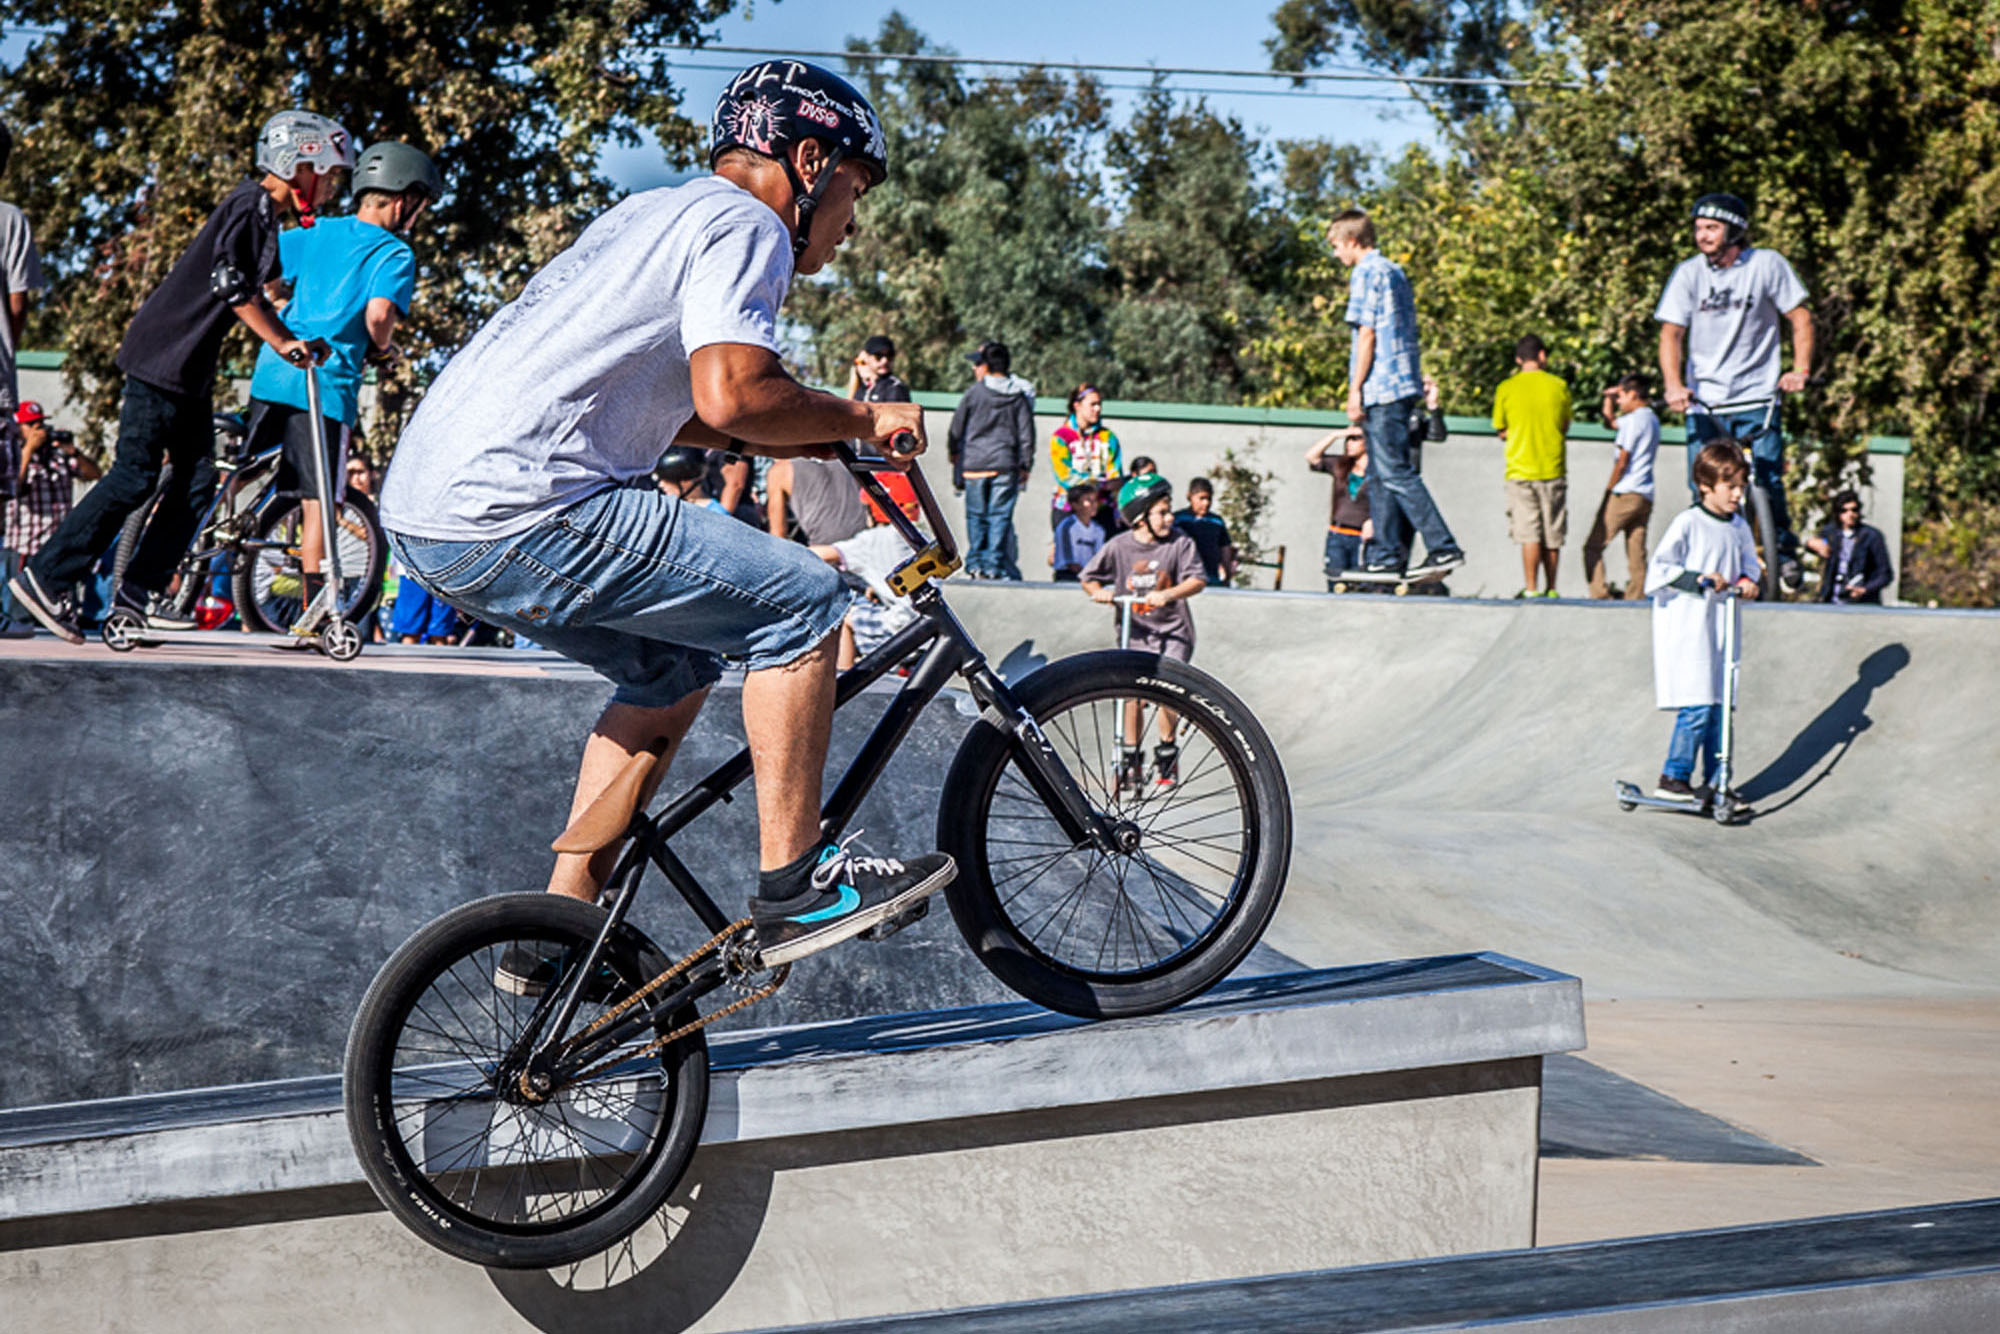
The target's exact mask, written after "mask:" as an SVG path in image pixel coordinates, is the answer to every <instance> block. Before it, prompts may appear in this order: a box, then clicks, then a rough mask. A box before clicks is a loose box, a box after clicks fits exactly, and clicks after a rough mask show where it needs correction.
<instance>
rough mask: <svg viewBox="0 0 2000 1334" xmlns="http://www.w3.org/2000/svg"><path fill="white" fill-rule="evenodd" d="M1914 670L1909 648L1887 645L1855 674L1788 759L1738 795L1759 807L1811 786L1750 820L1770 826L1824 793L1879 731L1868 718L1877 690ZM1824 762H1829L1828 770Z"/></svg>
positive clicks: (1793, 746)
mask: <svg viewBox="0 0 2000 1334" xmlns="http://www.w3.org/2000/svg"><path fill="white" fill-rule="evenodd" d="M1909 664H1910V650H1909V648H1908V647H1907V646H1906V645H1903V644H1884V645H1883V646H1882V647H1881V648H1878V649H1876V650H1875V651H1874V652H1873V653H1870V654H1869V655H1868V656H1867V657H1866V658H1863V659H1862V660H1861V665H1860V666H1859V667H1858V668H1856V669H1855V679H1854V684H1852V685H1850V686H1848V687H1847V689H1845V690H1843V691H1841V692H1840V694H1839V696H1838V697H1836V698H1835V699H1834V701H1833V702H1832V703H1830V704H1828V705H1827V706H1826V707H1825V708H1824V709H1821V710H1820V711H1819V715H1818V716H1817V717H1815V718H1814V719H1813V720H1812V721H1811V722H1809V723H1807V724H1806V725H1805V729H1804V730H1803V731H1801V732H1800V733H1799V734H1798V735H1797V736H1795V737H1793V738H1792V742H1791V744H1790V745H1788V746H1786V747H1785V750H1784V753H1783V754H1781V755H1779V756H1778V757H1777V758H1776V759H1774V760H1772V761H1771V762H1770V763H1769V764H1767V765H1765V766H1764V767H1763V768H1762V769H1761V770H1759V771H1758V772H1757V773H1756V774H1754V775H1752V776H1751V777H1750V778H1748V779H1745V780H1744V781H1743V782H1742V783H1740V784H1738V785H1737V788H1736V790H1737V792H1738V793H1739V794H1741V795H1742V797H1743V799H1744V800H1745V801H1748V802H1758V801H1762V800H1764V799H1766V798H1769V797H1775V796H1777V795H1778V794H1780V793H1782V792H1785V791H1786V789H1788V788H1791V787H1793V786H1794V785H1795V784H1797V783H1799V782H1800V781H1801V780H1806V781H1805V786H1803V787H1800V788H1799V789H1798V790H1797V791H1796V792H1792V793H1790V794H1789V795H1787V796H1786V797H1785V799H1784V800H1783V801H1780V802H1778V803H1777V804H1776V805H1774V806H1768V807H1763V808H1761V809H1759V810H1757V811H1756V813H1755V814H1753V815H1751V816H1750V817H1749V819H1750V821H1752V822H1754V821H1757V820H1768V819H1770V818H1771V817H1772V816H1774V815H1776V814H1777V813H1778V812H1779V811H1782V810H1784V809H1785V808H1786V807H1788V806H1790V805H1792V804H1793V803H1794V802H1797V801H1799V800H1800V799H1801V798H1803V797H1804V796H1805V795H1806V794H1807V793H1809V792H1811V791H1812V790H1813V789H1814V788H1816V787H1818V786H1819V785H1820V783H1821V782H1823V781H1824V780H1825V779H1826V776H1827V775H1828V774H1831V773H1832V772H1833V771H1834V769H1835V767H1836V766H1838V765H1839V763H1840V762H1841V760H1843V759H1845V758H1846V756H1847V752H1848V751H1849V750H1850V749H1852V748H1853V745H1854V742H1855V739H1856V738H1858V737H1859V736H1860V735H1861V734H1862V733H1863V732H1865V731H1867V730H1868V729H1869V728H1870V727H1872V726H1874V720H1873V719H1872V718H1870V717H1869V716H1868V706H1869V704H1870V702H1871V701H1872V700H1873V699H1874V696H1875V692H1876V690H1878V689H1880V688H1881V687H1882V686H1885V685H1887V684H1888V683H1889V682H1890V681H1892V680H1894V679H1895V676H1896V673H1898V672H1900V671H1902V670H1903V668H1905V667H1907V666H1909ZM1829 757H1831V758H1829ZM1822 761H1824V762H1825V763H1824V766H1823V767H1822V764H1821V762H1822ZM1815 770H1817V771H1818V772H1814V771H1815ZM1808 775H1810V778H1808Z"/></svg>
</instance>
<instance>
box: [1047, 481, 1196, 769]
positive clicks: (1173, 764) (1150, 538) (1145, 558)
mask: <svg viewBox="0 0 2000 1334" xmlns="http://www.w3.org/2000/svg"><path fill="white" fill-rule="evenodd" d="M1134 466H1136V464H1135V465H1134ZM1118 513H1119V515H1120V516H1121V517H1123V518H1124V520H1125V522H1126V523H1128V524H1130V525H1131V527H1130V528H1128V529H1126V531H1124V532H1122V533H1120V534H1118V535H1117V536H1116V537H1114V538H1112V539H1111V540H1110V541H1108V542H1106V543H1105V544H1104V545H1103V546H1102V547H1099V548H1098V551H1097V554H1096V555H1095V556H1093V557H1091V558H1090V563H1089V564H1087V565H1085V566H1084V567H1083V572H1082V574H1080V575H1079V576H1078V582H1079V583H1081V584H1082V585H1083V591H1084V592H1086V593H1088V594H1089V595H1090V596H1091V599H1092V600H1093V601H1096V602H1102V603H1106V604H1114V603H1116V602H1117V601H1118V600H1119V599H1120V598H1121V597H1122V598H1128V599H1131V602H1130V611H1131V615H1132V636H1131V642H1130V645H1129V647H1131V648H1135V649H1138V650H1139V651H1141V652H1143V653H1158V654H1160V655H1161V656H1162V657H1168V658H1173V659H1176V660H1177V661H1180V662H1187V661H1189V660H1191V659H1192V658H1193V657H1194V615H1193V613H1192V612H1191V611H1190V609H1189V607H1188V605H1187V600H1188V599H1189V598H1191V597H1193V596H1194V595H1195V594H1196V593H1199V592H1201V590H1202V589H1204V588H1206V587H1208V580H1207V578H1206V576H1205V575H1204V573H1203V571H1202V564H1201V552H1200V551H1199V550H1197V549H1196V547H1195V544H1194V539H1193V538H1191V537H1189V536H1188V535H1187V534H1186V533H1184V532H1182V531H1181V530H1180V529H1178V528H1176V527H1174V488H1173V486H1172V484H1170V483H1169V482H1168V481H1167V479H1166V478H1164V477H1161V476H1160V475H1159V474H1157V473H1151V474H1148V475H1146V476H1143V477H1132V478H1130V479H1129V480H1127V481H1126V483H1125V485H1124V486H1123V487H1121V488H1119V491H1118ZM1140 722H1141V720H1140V717H1139V702H1138V701H1137V700H1131V701H1128V702H1127V704H1126V706H1125V737H1124V741H1125V748H1124V754H1123V757H1122V759H1121V761H1120V763H1119V768H1118V786H1119V788H1120V789H1122V790H1125V791H1130V792H1135V793H1136V792H1141V791H1143V790H1144V788H1145V785H1146V760H1145V752H1144V750H1143V749H1142V748H1143V746H1144V745H1145V740H1146V738H1145V734H1144V730H1143V729H1142V727H1141V726H1140ZM1179 724H1180V719H1179V717H1178V716H1176V715H1175V713H1174V712H1173V710H1171V709H1161V710H1160V716H1159V733H1160V742H1159V744H1158V745H1157V746H1155V747H1154V748H1153V765H1154V770H1153V783H1154V785H1155V786H1156V787H1160V788H1171V787H1173V786H1174V785H1175V784H1177V783H1179V782H1180V754H1181V753H1180V747H1179V746H1178V745H1177V744H1175V740H1174V737H1175V731H1176V729H1177V728H1178V726H1179Z"/></svg>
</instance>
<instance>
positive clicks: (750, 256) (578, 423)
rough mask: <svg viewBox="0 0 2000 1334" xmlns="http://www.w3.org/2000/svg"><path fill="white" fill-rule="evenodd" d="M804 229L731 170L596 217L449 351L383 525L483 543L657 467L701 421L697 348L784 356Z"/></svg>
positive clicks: (412, 435) (394, 480)
mask: <svg viewBox="0 0 2000 1334" xmlns="http://www.w3.org/2000/svg"><path fill="white" fill-rule="evenodd" d="M791 279H792V241H791V235H790V233H788V232H787V231H786V230H785V225H784V224H783V223H782V222H780V221H779V220H778V215H777V214H776V213H773V212H772V211H771V210H770V209H769V208H768V207H767V206H765V205H764V204H762V203H760V202H759V201H758V200H757V199H756V198H755V197H754V196H753V195H751V194H750V193H749V192H748V191H746V190H743V189H741V188H739V187H738V186H735V185H732V184H730V183H729V182H728V181H725V180H723V179H722V178H721V177H717V176H707V177H703V178H702V179H700V180H697V181H691V182H689V183H688V184H686V185H681V186H675V187H673V188H671V189H662V190H648V191H646V192H644V193H642V194H636V195H633V196H631V197H630V198H628V199H626V200H625V201H624V202H622V203H620V204H618V205H617V206H616V207H614V208H612V209H610V210H609V211H608V212H606V213H605V214H603V215H602V216H601V217H599V218H598V219H597V220H596V221H595V222H593V223H591V224H590V226H589V227H588V228H586V229H585V230H584V233H583V235H582V236H580V237H578V238H577V240H576V244H574V245H572V246H571V247H570V248H569V249H568V250H565V251H564V252H563V253H562V254H560V255H558V256H556V258H555V259H553V260H551V261H550V262H549V264H548V266H547V267H546V268H544V269H543V270H542V271H541V272H540V273H538V274H536V275H535V276H534V278H533V279H532V280H530V281H529V283H528V285H527V287H526V288H525V289H524V290H523V291H522V293H521V295H520V296H519V297H517V298H515V300H514V301H513V302H512V303H510V304H509V305H507V306H506V307H505V308H503V309H502V310H501V311H500V313H499V314H497V315H495V316H494V317H493V318H492V319H491V320H490V321H488V323H487V325H486V327H485V328H484V329H481V330H480V331H479V333H478V334H477V335H476V336H475V337H474V338H473V339H472V341H471V342H470V343H468V344H466V346H465V348H464V350H462V351H461V352H459V354H458V355H457V356H455V357H453V358H452V359H451V363H450V364H449V365H447V366H446V367H445V368H444V372H443V373H442V374H440V375H439V376H438V378H437V382H436V383H435V384H433V385H432V386H431V389H430V392H429V393H428V394H426V395H425V396H424V401H423V404H422V406H420V407H419V408H418V409H417V412H416V415H415V416H414V417H413V418H412V419H411V420H410V424H409V426H408V428H407V429H405V430H404V432H403V438H402V439H401V440H400V441H399V442H398V443H397V445H396V456H395V461H394V464H393V466H391V468H390V469H389V475H388V479H387V480H386V481H385V482H384V483H383V487H382V502H381V503H382V522H383V524H384V525H385V526H387V527H389V528H391V529H393V530H394V531H396V532H398V533H404V534H408V535H410V536H414V537H429V538H436V539H439V540H442V541H458V542H464V541H481V540H484V539H487V538H494V537H508V536H511V535H513V534H515V533H520V532H525V531H526V530H528V529H529V528H532V527H534V526H535V525H536V524H537V523H539V522H541V521H542V520H543V519H545V518H547V517H548V516H549V515H551V514H553V513H556V512H557V511H560V510H563V509H567V508H568V507H569V506H571V505H574V504H576V503H578V502H579V501H582V500H584V499H586V498H588V497H589V496H591V495H594V494H596V493H597V492H599V491H603V490H605V489H607V488H610V487H614V486H622V485H625V484H626V483H628V482H630V481H632V480H634V479H635V478H640V477H643V476H645V475H646V474H647V473H649V472H651V471H652V470H653V466H654V465H655V464H656V463H658V462H659V458H660V455H661V454H663V453H665V452H666V449H667V446H669V445H671V444H672V443H673V440H674V437H675V435H677V434H678V433H679V432H680V429H681V427H682V426H683V425H685V424H686V423H687V421H688V419H689V418H691V417H693V416H694V395H693V392H692V390H691V388H690V384H689V372H688V358H689V357H690V356H691V355H692V354H693V353H694V352H696V351H697V350H698V349H700V348H704V347H708V346H711V345H713V344H716V343H747V344H750V345H752V346H755V347H764V348H769V349H771V350H772V351H773V352H776V351H778V350H779V349H778V328H777V325H778V308H779V306H780V305H781V304H782V303H783V301H784V298H785V291H786V288H787V287H788V286H789V285H790V283H791Z"/></svg>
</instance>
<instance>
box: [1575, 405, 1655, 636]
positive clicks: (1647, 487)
mask: <svg viewBox="0 0 2000 1334" xmlns="http://www.w3.org/2000/svg"><path fill="white" fill-rule="evenodd" d="M1651 388H1652V386H1651V385H1649V384H1647V383H1646V377H1645V376H1643V375H1628V376H1626V377H1625V378H1624V379H1622V380H1620V381H1619V382H1618V383H1617V384H1614V385H1611V386H1609V387H1607V388H1606V389H1605V391H1604V402H1603V405H1602V406H1603V410H1604V424H1605V425H1606V426H1609V427H1612V428H1613V429H1615V430H1616V431H1617V432H1618V443H1617V446H1616V448H1617V456H1616V457H1615V458H1613V459H1612V460H1611V480H1610V481H1609V482H1606V483H1605V485H1604V499H1603V501H1602V502H1600V503H1599V504H1598V506H1597V518H1596V519H1595V520H1593V521H1592V523H1591V525H1590V536H1589V537H1587V538H1585V539H1584V541H1583V574H1584V577H1585V578H1586V579H1588V580H1590V595H1591V596H1592V597H1594V598H1608V597H1610V596H1611V587H1610V585H1609V584H1607V583H1606V582H1605V580H1604V548H1605V547H1606V546H1607V545H1609V544H1610V543H1611V541H1612V540H1613V539H1614V538H1617V537H1619V536H1621V535H1622V536H1623V537H1624V539H1625V568H1626V581H1625V596H1626V598H1627V599H1629V600H1632V601H1637V600H1638V599H1640V598H1642V597H1644V596H1646V590H1645V583H1646V524H1647V522H1648V520H1650V519H1651V518H1652V517H1653V459H1654V457H1655V456H1656V455H1658V453H1659V452H1660V419H1659V418H1658V417H1656V416H1654V415H1653V409H1652V406H1651V405H1650V404H1649V403H1648V402H1647V401H1646V400H1647V393H1648V391H1649V390H1650V389H1651Z"/></svg>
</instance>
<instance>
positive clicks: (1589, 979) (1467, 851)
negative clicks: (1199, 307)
mask: <svg viewBox="0 0 2000 1334" xmlns="http://www.w3.org/2000/svg"><path fill="white" fill-rule="evenodd" d="M953 605H954V607H956V608H958V609H959V611H960V614H961V615H962V616H963V617H964V619H965V620H966V622H967V623H968V624H969V625H970V626H971V627H972V629H973V631H974V633H975V634H976V635H977V637H978V638H979V640H980V642H981V643H982V645H984V646H985V647H986V649H987V651H988V652H989V653H991V654H992V656H993V657H994V659H995V660H996V661H1001V660H1004V661H1005V662H1006V665H1007V670H1008V671H1009V672H1010V673H1018V672H1021V671H1025V670H1027V669H1030V668H1032V667H1033V666H1036V665H1039V664H1040V663H1041V662H1043V661H1046V660H1050V659H1055V658H1060V657H1062V656H1064V655H1066V654H1069V653H1074V652H1078V651H1080V650H1083V649H1087V648H1096V647H1104V646H1107V645H1109V644H1111V643H1112V642H1114V639H1113V624H1112V620H1111V616H1110V613H1109V612H1108V610H1106V609H1103V608H1099V607H1096V606H1093V605H1091V604H1090V603H1089V602H1087V601H1086V600H1085V598H1084V597H1083V595H1082V594H1081V593H1080V592H1078V591H1077V590H1076V589H1074V588H1073V587H1065V586H1046V585H1044V586H1033V585H1027V586H1004V585H971V586H968V587H966V588H964V589H963V590H959V589H954V591H953ZM1194 611H1195V619H1196V622H1197V625H1198V627H1199V636H1200V637H1199V641H1198V645H1197V648H1196V651H1195V662H1196V664H1197V665H1198V666H1201V667H1203V668H1205V669H1206V670H1208V671H1210V672H1212V673H1214V674H1215V675H1217V676H1218V677H1220V678H1221V679H1222V680H1223V681H1224V682H1225V683H1227V684H1228V685H1229V686H1230V688H1231V689H1233V690H1235V691H1236V692H1237V693H1238V694H1240V695H1241V696H1242V697H1243V698H1244V699H1245V700H1246V701H1247V702H1248V703H1249V704H1250V705H1251V707H1252V708H1253V709H1255V710H1256V712H1257V714H1258V716H1259V717H1260V718H1262V719H1263V721H1264V723H1265V725H1266V727H1267V728H1269V729H1270V731H1271V732H1272V734H1273V736H1274V738H1275V739H1276V741H1277V743H1278V745H1279V747H1280V749H1281V750H1282V752H1283V754H1284V757H1285V763H1286V767H1287V771H1288V775H1289V777H1290V779H1291V785H1292V791H1293V797H1294V802H1295V807H1296V812H1297V821H1296V829H1297V845H1296V851H1295V853H1294V856H1293V863H1292V880H1291V884H1290V886H1289V888H1288V889H1287V892H1286V898H1285V902H1284V905H1283V907H1282V908H1281V910H1280V912H1279V915H1278V919H1277V922H1276V923H1275V925H1274V927H1273V930H1272V932H1271V934H1270V936H1269V940H1270V942H1271V943H1272V944H1273V945H1274V946H1276V947H1277V948H1279V949H1281V950H1283V951H1285V952H1286V953H1288V954H1290V955H1292V956H1293V957H1296V958H1299V959H1301V960H1303V961H1306V962H1310V963H1313V964H1315V965H1328V964H1333V963H1336V962H1340V961H1343V960H1354V959H1362V958H1374V957H1381V956H1384V955H1390V954H1398V953H1409V952H1412V951H1413V950H1417V949H1438V948H1459V947H1461V946H1466V947H1469V946H1470V944H1471V942H1480V943H1482V944H1485V943H1492V944H1493V945H1495V946H1496V947H1498V948H1502V949H1505V950H1509V951H1512V952H1518V953H1524V954H1527V955H1529V956H1531V957H1534V958H1538V959H1541V958H1546V959H1548V960H1550V961H1551V963H1552V964H1553V965H1554V966H1557V967H1560V968H1562V969H1564V970H1565V971H1569V972H1574V973H1576V974H1578V975H1579V976H1581V977H1583V979H1584V980H1585V984H1586V986H1587V987H1588V989H1589V993H1590V994H1591V995H1592V996H1593V997H1594V998H1607V997H1617V996H1647V995H1652V996H1715V997H1720V996H1770V995H1828V994H1839V995H1848V996H1854V995H1869V994H1910V993H1931V992H1940V991H1953V990H1957V989H1960V988H1990V987H1991V986H1992V985H1993V980H1994V979H1995V978H1996V977H2000V893H1996V885H1995V881H1994V877H1995V875H1996V873H2000V832H1996V822H1995V820H1994V818H1993V812H1992V808H1991V803H1992V798H1993V794H1994V791H1995V787H1994V783H1993V776H1994V773H1995V769H1996V765H2000V708H1996V707H1995V706H1994V702H1993V701H1994V699H1995V697H1996V688H2000V616H1994V615H1987V614H1977V613H1974V614H1953V613H1938V612H1922V611H1903V610H1893V611H1884V610H1868V609H1821V608H1817V607H1810V606H1803V605H1785V606H1768V607H1759V606H1752V607H1749V608H1747V609H1746V615H1745V622H1744V644H1745V659H1744V666H1743V674H1742V698H1741V707H1740V708H1739V711H1738V728H1739V735H1740V740H1739V744H1738V750H1737V758H1738V772H1739V774H1740V779H1739V784H1738V785H1739V787H1741V788H1742V789H1743V790H1744V792H1745V793H1746V795H1748V796H1750V797H1751V798H1752V799H1753V800H1754V801H1755V803H1756V805H1757V808H1758V811H1759V814H1758V817H1757V818H1756V819H1755V820H1754V821H1753V822H1752V823H1750V824H1748V825H1745V826H1742V827H1738V828H1730V829H1724V828H1719V827H1717V826H1715V825H1714V824H1713V823H1712V822H1710V821H1707V820H1705V819H1700V818H1695V817H1690V816H1684V815H1680V814H1676V813H1669V812H1652V811H1643V810H1642V811H1638V812H1634V813H1631V814H1626V813H1622V812H1620V811H1619V810H1618V808H1617V806H1616V805H1615V804H1614V802H1613V799H1612V781H1613V779H1614V778H1619V777H1624V778H1629V779H1632V780H1634V781H1638V782H1645V783H1649V784H1650V783H1651V782H1652V780H1653V779H1654V778H1655V777H1656V776H1657V775H1658V773H1659V766H1660V762H1661V759H1662V757H1663V756H1664V755H1665V753H1666V746H1667V738H1668V735H1669V733H1670V732H1671V730H1672V722H1671V716H1670V715H1668V714H1664V713H1659V712H1657V711H1655V710H1654V708H1653V693H1652V659H1651V637H1650V636H1651V626H1650V618H1649V613H1648V611H1647V608H1646V605H1645V604H1640V605H1637V606H1631V605H1625V604H1591V603H1563V602H1533V603H1491V602H1459V601H1452V600H1447V599H1431V598H1417V599H1396V598H1383V597H1329V596H1325V595H1317V594H1270V593H1238V592H1231V593H1226V594H1215V595H1204V596H1202V597H1200V598H1197V599H1196V601H1195V603H1194Z"/></svg>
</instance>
